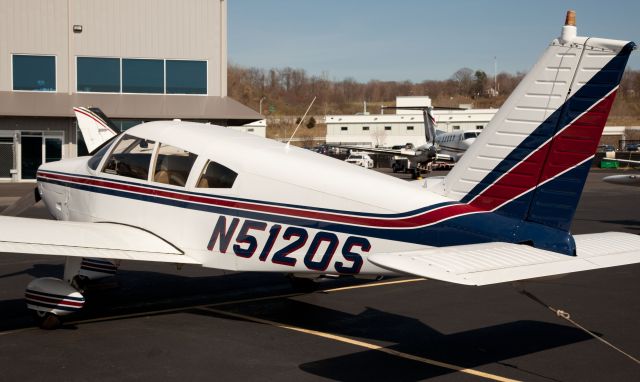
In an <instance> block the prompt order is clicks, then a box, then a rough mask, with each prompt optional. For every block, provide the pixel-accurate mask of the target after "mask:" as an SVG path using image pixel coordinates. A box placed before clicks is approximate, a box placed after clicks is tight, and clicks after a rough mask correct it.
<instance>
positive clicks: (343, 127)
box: [340, 126, 349, 131]
mask: <svg viewBox="0 0 640 382" xmlns="http://www.w3.org/2000/svg"><path fill="white" fill-rule="evenodd" d="M347 130H349V128H348V127H347V126H342V127H341V128H340V131H347Z"/></svg>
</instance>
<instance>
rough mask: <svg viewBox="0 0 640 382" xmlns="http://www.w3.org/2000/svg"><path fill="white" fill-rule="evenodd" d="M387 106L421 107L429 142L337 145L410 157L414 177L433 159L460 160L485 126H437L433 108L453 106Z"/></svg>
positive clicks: (374, 152)
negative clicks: (443, 129)
mask: <svg viewBox="0 0 640 382" xmlns="http://www.w3.org/2000/svg"><path fill="white" fill-rule="evenodd" d="M385 109H403V110H421V111H422V115H423V120H424V134H425V139H426V142H427V143H425V144H423V145H420V146H418V147H415V146H414V145H413V144H411V143H407V144H406V145H405V146H404V147H402V148H399V149H395V148H390V149H386V148H369V147H362V146H353V145H339V146H335V147H338V148H341V149H350V150H356V151H364V152H368V153H373V154H388V155H393V156H394V160H398V159H400V158H406V160H407V161H408V166H406V167H407V168H408V169H411V171H412V172H411V174H412V178H413V179H418V178H419V177H420V173H421V171H423V170H426V169H427V168H428V164H429V163H431V162H433V161H438V160H439V161H447V162H457V161H458V160H459V159H460V158H461V157H462V155H463V154H464V153H465V152H466V151H467V150H468V149H469V147H470V146H471V144H472V143H473V142H474V141H475V139H476V137H477V136H478V134H480V132H481V131H482V130H467V131H463V130H455V131H453V132H450V133H445V132H441V131H438V130H436V123H435V119H434V118H433V115H432V114H431V110H433V109H446V110H450V109H452V108H437V107H430V106H424V107H420V106H395V107H394V106H387V107H385Z"/></svg>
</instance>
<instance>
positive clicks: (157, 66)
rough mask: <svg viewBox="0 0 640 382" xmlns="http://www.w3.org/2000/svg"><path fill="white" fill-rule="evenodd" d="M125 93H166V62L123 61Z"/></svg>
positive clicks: (129, 59)
mask: <svg viewBox="0 0 640 382" xmlns="http://www.w3.org/2000/svg"><path fill="white" fill-rule="evenodd" d="M122 92H123V93H164V61H163V60H150V59H131V58H123V59H122Z"/></svg>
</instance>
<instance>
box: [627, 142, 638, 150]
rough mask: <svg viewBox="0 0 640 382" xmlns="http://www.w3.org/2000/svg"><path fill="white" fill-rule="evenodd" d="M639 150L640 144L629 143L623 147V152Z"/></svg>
mask: <svg viewBox="0 0 640 382" xmlns="http://www.w3.org/2000/svg"><path fill="white" fill-rule="evenodd" d="M638 148H640V143H629V144H627V145H626V146H625V147H624V150H625V151H638Z"/></svg>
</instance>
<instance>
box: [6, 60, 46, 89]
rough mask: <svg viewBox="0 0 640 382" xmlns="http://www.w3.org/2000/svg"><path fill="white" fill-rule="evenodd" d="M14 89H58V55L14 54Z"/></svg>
mask: <svg viewBox="0 0 640 382" xmlns="http://www.w3.org/2000/svg"><path fill="white" fill-rule="evenodd" d="M12 64H13V90H31V91H50V92H53V91H56V57H55V56H27V55H19V54H14V55H13V62H12Z"/></svg>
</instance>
